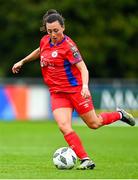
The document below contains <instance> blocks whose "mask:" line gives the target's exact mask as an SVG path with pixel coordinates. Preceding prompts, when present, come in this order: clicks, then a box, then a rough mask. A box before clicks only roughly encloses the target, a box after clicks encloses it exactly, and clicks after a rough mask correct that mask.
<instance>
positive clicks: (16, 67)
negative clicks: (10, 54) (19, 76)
mask: <svg viewBox="0 0 138 180" xmlns="http://www.w3.org/2000/svg"><path fill="white" fill-rule="evenodd" d="M22 65H23V61H22V60H21V61H19V62H17V63H15V64H14V65H13V67H12V72H13V73H14V74H15V73H18V72H19V71H20V69H21V67H22Z"/></svg>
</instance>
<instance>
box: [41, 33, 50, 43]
mask: <svg viewBox="0 0 138 180" xmlns="http://www.w3.org/2000/svg"><path fill="white" fill-rule="evenodd" d="M49 38H50V37H49V35H48V34H47V35H44V36H43V37H42V38H41V40H40V42H42V41H45V42H46V41H47V42H49Z"/></svg>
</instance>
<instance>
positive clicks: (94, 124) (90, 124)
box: [87, 122, 101, 129]
mask: <svg viewBox="0 0 138 180" xmlns="http://www.w3.org/2000/svg"><path fill="white" fill-rule="evenodd" d="M87 125H88V127H89V128H90V129H98V128H99V127H100V126H101V125H100V123H96V122H94V123H93V122H92V123H89V124H87Z"/></svg>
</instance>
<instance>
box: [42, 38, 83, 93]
mask: <svg viewBox="0 0 138 180" xmlns="http://www.w3.org/2000/svg"><path fill="white" fill-rule="evenodd" d="M80 61H82V57H81V55H80V53H79V50H78V48H77V47H76V45H75V43H74V42H73V41H72V40H71V39H70V38H69V37H68V36H66V35H65V36H64V39H63V40H62V41H61V42H60V43H58V44H57V45H53V44H51V42H50V36H49V35H45V36H44V37H43V38H42V39H41V41H40V65H41V70H42V75H43V78H44V82H45V83H46V84H47V85H48V87H49V90H50V92H68V93H72V92H78V91H79V90H80V88H81V86H82V78H81V73H80V71H79V69H78V68H77V67H76V65H75V64H76V63H78V62H80Z"/></svg>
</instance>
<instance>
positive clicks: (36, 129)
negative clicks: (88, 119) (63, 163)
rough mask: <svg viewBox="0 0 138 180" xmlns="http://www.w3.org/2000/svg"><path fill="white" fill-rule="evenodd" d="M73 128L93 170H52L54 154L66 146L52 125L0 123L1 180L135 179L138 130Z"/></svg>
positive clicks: (137, 155)
mask: <svg viewBox="0 0 138 180" xmlns="http://www.w3.org/2000/svg"><path fill="white" fill-rule="evenodd" d="M73 127H74V129H75V130H76V132H77V133H78V134H79V135H80V137H81V139H82V141H83V144H84V146H85V148H86V150H87V152H88V154H89V155H90V157H91V158H92V159H93V160H94V162H95V163H96V168H95V169H94V170H84V171H82V170H76V169H75V168H74V169H72V170H58V169H56V168H55V167H54V165H53V162H52V155H53V153H54V151H55V150H56V149H57V148H59V147H62V146H67V144H66V142H65V141H64V138H63V136H62V134H61V133H60V131H59V130H58V128H57V125H56V124H55V123H54V122H48V121H46V122H17V121H15V122H0V178H1V179H10V178H11V179H93V178H96V179H103V178H105V179H108V178H110V179H115V178H119V179H122V178H124V179H133V178H138V127H129V126H127V125H126V126H125V127H114V126H111V127H102V128H100V129H98V130H90V129H88V128H87V127H86V126H77V125H74V126H73Z"/></svg>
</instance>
